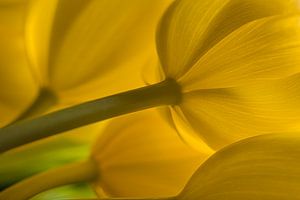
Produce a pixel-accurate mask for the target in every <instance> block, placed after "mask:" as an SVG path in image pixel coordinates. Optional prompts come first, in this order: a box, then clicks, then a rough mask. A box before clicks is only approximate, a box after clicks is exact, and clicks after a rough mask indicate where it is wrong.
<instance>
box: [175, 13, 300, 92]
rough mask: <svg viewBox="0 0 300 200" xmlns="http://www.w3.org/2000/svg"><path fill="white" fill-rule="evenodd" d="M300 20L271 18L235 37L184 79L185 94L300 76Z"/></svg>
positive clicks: (226, 39)
mask: <svg viewBox="0 0 300 200" xmlns="http://www.w3.org/2000/svg"><path fill="white" fill-rule="evenodd" d="M299 55H300V18H299V16H298V15H296V16H289V17H270V18H264V19H261V20H257V21H254V22H251V23H248V24H247V25H245V26H243V27H241V28H239V29H238V30H236V31H234V32H233V33H231V34H230V35H229V36H227V37H226V38H225V39H223V40H222V41H221V42H219V43H218V44H217V45H215V46H214V47H213V48H212V49H211V50H210V51H208V52H207V53H206V54H205V55H204V56H203V57H202V58H201V59H200V60H199V61H198V62H197V63H196V64H195V65H194V66H193V67H192V68H191V69H190V70H189V72H188V73H187V74H185V76H184V77H182V78H181V79H180V84H181V85H182V86H183V88H184V89H183V90H184V91H193V90H197V89H210V88H225V87H232V86H239V85H243V84H248V83H252V82H255V81H257V80H264V79H276V78H283V77H287V76H289V75H293V74H295V73H298V72H300V67H299V66H300V57H299Z"/></svg>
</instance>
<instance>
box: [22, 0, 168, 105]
mask: <svg viewBox="0 0 300 200" xmlns="http://www.w3.org/2000/svg"><path fill="white" fill-rule="evenodd" d="M171 1H172V0H163V1H161V0H144V1H140V0H129V1H122V0H87V1H81V0H75V1H69V0H31V1H30V4H29V9H28V15H27V21H26V26H25V38H26V46H27V48H28V54H29V60H30V63H31V66H32V68H33V71H34V72H35V73H34V74H35V77H36V82H37V84H38V85H39V86H40V88H41V93H43V91H45V90H46V91H47V94H48V96H49V93H51V95H52V97H53V96H54V97H56V98H59V101H60V104H75V103H81V102H83V101H86V100H91V99H94V98H96V97H98V98H99V97H102V96H106V95H109V94H111V93H116V92H120V91H123V90H128V89H131V88H134V87H140V86H142V85H143V81H142V79H141V78H140V73H141V71H142V69H143V68H144V67H145V65H147V63H148V62H149V60H150V59H153V58H155V56H156V52H155V43H154V41H155V40H154V39H155V37H154V35H155V29H156V25H157V22H158V20H159V18H160V17H161V15H162V13H163V11H164V10H165V8H166V7H167V6H168V5H169V4H170V2H171ZM155 59H156V58H155ZM125 77H130V78H128V79H127V80H126V81H123V80H124V78H125Z"/></svg>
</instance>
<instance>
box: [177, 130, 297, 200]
mask: <svg viewBox="0 0 300 200" xmlns="http://www.w3.org/2000/svg"><path fill="white" fill-rule="evenodd" d="M299 147H300V134H299V133H293V134H292V133H288V134H277V135H273V134H270V135H264V136H257V137H253V138H250V139H246V140H244V141H241V142H238V143H236V144H233V145H231V146H229V147H226V148H225V149H223V150H221V151H219V152H217V153H216V154H215V155H213V156H212V157H211V158H210V159H208V160H207V161H206V162H205V163H204V164H203V165H202V166H201V167H200V168H199V169H198V170H197V171H196V172H195V174H194V175H193V177H192V178H191V180H190V182H189V183H188V184H187V186H186V187H185V190H184V191H183V192H182V193H181V195H180V196H179V198H178V199H181V200H185V199H186V200H187V199H201V200H215V199H218V200H225V199H226V200H228V199H230V200H241V199H245V200H255V199H259V200H291V199H293V200H297V199H300V190H299V187H300V181H299V180H300V157H299V155H300V148H299Z"/></svg>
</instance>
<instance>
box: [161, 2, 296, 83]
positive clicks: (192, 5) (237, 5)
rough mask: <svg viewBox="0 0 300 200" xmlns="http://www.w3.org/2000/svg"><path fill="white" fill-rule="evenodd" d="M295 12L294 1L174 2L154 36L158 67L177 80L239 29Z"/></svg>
mask: <svg viewBox="0 0 300 200" xmlns="http://www.w3.org/2000/svg"><path fill="white" fill-rule="evenodd" d="M297 9H298V6H297V1H295V0H274V1H272V3H270V1H268V0H260V1H257V0H201V1H194V0H181V1H176V2H175V3H174V4H173V5H172V6H171V7H170V9H169V10H168V11H167V13H166V14H165V16H164V17H163V20H162V22H161V25H160V29H159V32H158V36H157V46H158V52H159V56H160V58H161V62H162V67H163V68H164V70H165V73H166V74H167V76H169V77H173V78H179V77H180V76H182V75H183V74H185V73H186V72H187V71H188V70H189V69H190V68H191V67H192V66H193V65H194V64H195V63H196V62H197V60H199V58H200V57H201V56H202V55H204V54H205V53H206V52H207V51H208V50H209V49H210V48H212V47H213V46H214V45H215V44H217V43H218V42H220V41H221V40H222V39H223V38H225V37H226V36H227V35H229V34H230V33H231V32H232V31H234V30H236V29H238V28H239V27H241V26H242V25H244V24H246V23H248V22H251V21H253V20H256V19H260V18H263V17H267V16H273V15H278V14H284V13H290V12H295V11H296V10H297ZM227 50H228V49H227Z"/></svg>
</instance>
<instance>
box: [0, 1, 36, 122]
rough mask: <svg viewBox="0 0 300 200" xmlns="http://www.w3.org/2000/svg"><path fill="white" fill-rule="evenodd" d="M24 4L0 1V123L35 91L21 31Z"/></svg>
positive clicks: (13, 114)
mask: <svg viewBox="0 0 300 200" xmlns="http://www.w3.org/2000/svg"><path fill="white" fill-rule="evenodd" d="M25 6H26V5H25V3H24V2H22V1H13V2H5V1H4V2H0V35H1V39H0V46H1V49H0V76H1V78H0V127H1V126H3V125H5V124H7V123H9V122H10V121H12V120H13V119H14V118H16V117H17V116H18V115H19V114H21V113H22V112H23V110H24V109H25V108H26V107H27V106H28V104H30V103H31V101H32V100H33V98H34V97H35V95H36V92H37V91H36V90H37V88H36V85H35V82H34V79H33V77H32V74H31V70H30V68H29V66H28V63H27V57H26V50H25V48H24V40H23V35H22V34H23V32H22V30H23V20H24V18H23V15H24V12H25Z"/></svg>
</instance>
